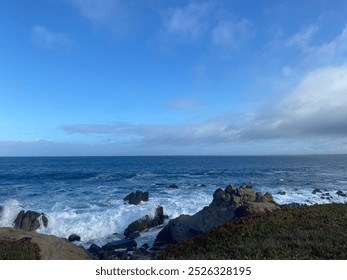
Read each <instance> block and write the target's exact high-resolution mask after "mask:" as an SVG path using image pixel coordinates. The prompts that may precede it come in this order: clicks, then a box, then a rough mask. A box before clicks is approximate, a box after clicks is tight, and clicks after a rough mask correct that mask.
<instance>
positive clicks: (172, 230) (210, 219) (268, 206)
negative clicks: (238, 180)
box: [155, 185, 279, 244]
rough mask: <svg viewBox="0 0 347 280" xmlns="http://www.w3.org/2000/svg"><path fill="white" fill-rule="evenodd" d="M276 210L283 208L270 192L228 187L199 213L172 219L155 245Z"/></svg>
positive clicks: (218, 193) (159, 235)
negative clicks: (247, 216)
mask: <svg viewBox="0 0 347 280" xmlns="http://www.w3.org/2000/svg"><path fill="white" fill-rule="evenodd" d="M276 209H279V206H278V205H277V204H276V203H275V202H274V200H273V198H272V195H271V194H270V193H266V194H265V195H263V194H262V193H260V192H255V191H254V190H253V189H252V187H251V186H247V187H239V188H234V187H233V186H232V185H229V186H227V187H226V189H225V190H223V189H221V188H219V189H217V190H216V191H215V192H214V194H213V200H212V202H211V204H210V205H209V206H206V207H204V208H203V209H202V210H200V211H199V212H197V213H196V214H194V215H192V216H190V215H181V216H179V217H178V218H176V219H173V220H170V221H169V223H168V224H167V225H166V226H165V227H164V228H163V229H162V230H161V231H160V232H159V234H158V235H157V238H156V241H155V244H167V243H176V242H178V241H181V240H184V239H186V238H189V237H191V236H194V235H197V234H201V233H206V232H208V231H210V230H211V229H213V228H214V227H217V226H219V225H223V224H225V223H227V222H229V221H231V220H233V219H235V218H239V217H242V216H245V215H248V214H253V213H260V212H266V211H273V210H276Z"/></svg>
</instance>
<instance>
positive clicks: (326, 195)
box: [320, 192, 333, 200]
mask: <svg viewBox="0 0 347 280" xmlns="http://www.w3.org/2000/svg"><path fill="white" fill-rule="evenodd" d="M320 198H321V199H327V200H331V199H333V197H332V196H331V195H330V193H328V192H327V193H323V194H322V195H321V197H320Z"/></svg>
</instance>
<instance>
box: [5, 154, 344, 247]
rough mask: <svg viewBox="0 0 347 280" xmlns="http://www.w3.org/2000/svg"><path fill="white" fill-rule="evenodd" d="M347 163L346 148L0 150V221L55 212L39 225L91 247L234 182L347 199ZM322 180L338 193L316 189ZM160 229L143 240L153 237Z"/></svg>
mask: <svg viewBox="0 0 347 280" xmlns="http://www.w3.org/2000/svg"><path fill="white" fill-rule="evenodd" d="M346 166H347V156H296V157H96V158H94V157H91V158H78V157H76V158H0V205H1V207H0V209H1V211H0V226H1V227H4V226H12V223H13V221H14V219H15V217H16V215H17V214H18V212H19V211H20V210H34V211H38V212H43V213H45V214H46V216H47V217H48V220H49V223H48V227H47V228H44V227H41V228H40V229H38V231H39V232H41V233H46V234H53V235H56V236H59V237H68V236H69V235H70V234H72V233H75V234H78V235H80V236H81V242H80V244H82V245H83V246H85V247H86V248H87V247H89V246H90V245H91V244H92V243H95V244H97V245H99V246H101V245H104V244H105V243H107V242H110V241H113V240H117V239H121V238H123V237H124V236H123V232H124V229H125V228H126V227H127V226H128V224H129V223H131V222H133V221H135V220H137V219H139V218H141V217H143V216H144V215H154V211H155V208H156V207H157V206H158V205H162V206H163V208H164V212H165V214H167V215H169V218H175V217H177V216H179V215H181V214H194V213H196V212H197V211H199V210H200V209H202V208H203V207H204V206H207V205H209V204H210V202H211V201H212V195H213V192H214V191H215V190H216V189H217V188H219V187H220V188H225V187H226V186H227V185H228V184H230V183H232V184H235V185H236V186H240V185H245V184H247V183H248V182H250V181H253V183H254V189H255V190H256V191H261V192H263V193H265V192H270V193H272V194H273V196H274V199H275V201H276V202H277V203H279V204H286V203H305V204H315V203H332V202H340V203H346V202H347V198H346V197H343V196H339V195H338V194H336V192H337V191H338V190H341V191H342V192H344V193H347V172H346V171H347V169H346ZM171 184H176V185H177V186H178V188H177V189H173V188H169V186H170V185H171ZM315 188H319V189H320V190H321V191H322V193H329V195H330V196H331V197H332V198H331V199H329V200H328V199H323V198H322V193H316V194H313V193H312V191H313V190H314V189H315ZM136 190H142V191H149V194H150V195H149V201H148V202H142V203H141V204H140V205H129V204H127V203H125V202H124V201H123V198H124V197H125V196H126V195H127V194H129V193H130V192H133V191H136ZM279 192H282V194H279ZM284 193H285V194H284ZM159 230H160V227H159V228H154V229H150V230H149V231H147V232H143V233H141V236H140V237H139V238H137V240H136V241H137V242H138V244H139V245H141V244H143V243H149V244H151V243H152V242H153V241H154V239H155V236H156V235H157V233H158V232H159Z"/></svg>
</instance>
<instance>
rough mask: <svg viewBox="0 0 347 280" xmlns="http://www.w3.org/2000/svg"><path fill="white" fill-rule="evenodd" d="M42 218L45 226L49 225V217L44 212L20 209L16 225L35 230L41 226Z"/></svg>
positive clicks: (22, 228)
mask: <svg viewBox="0 0 347 280" xmlns="http://www.w3.org/2000/svg"><path fill="white" fill-rule="evenodd" d="M40 219H41V221H42V223H43V226H44V227H47V225H48V219H47V217H46V216H45V215H44V214H43V213H38V212H35V211H30V210H29V211H27V212H24V210H22V211H20V212H19V213H18V215H17V217H16V219H15V220H14V222H13V223H14V227H15V228H18V229H21V230H25V231H34V230H37V229H38V228H39V227H40Z"/></svg>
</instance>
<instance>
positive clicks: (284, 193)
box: [277, 191, 287, 195]
mask: <svg viewBox="0 0 347 280" xmlns="http://www.w3.org/2000/svg"><path fill="white" fill-rule="evenodd" d="M277 194H279V195H286V194H287V193H286V192H285V191H280V192H278V193H277Z"/></svg>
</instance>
